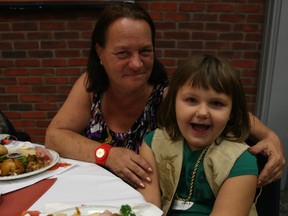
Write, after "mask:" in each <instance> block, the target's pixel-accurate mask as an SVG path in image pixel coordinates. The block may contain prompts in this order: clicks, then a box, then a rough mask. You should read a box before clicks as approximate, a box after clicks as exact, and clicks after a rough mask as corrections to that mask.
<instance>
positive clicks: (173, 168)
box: [151, 129, 257, 216]
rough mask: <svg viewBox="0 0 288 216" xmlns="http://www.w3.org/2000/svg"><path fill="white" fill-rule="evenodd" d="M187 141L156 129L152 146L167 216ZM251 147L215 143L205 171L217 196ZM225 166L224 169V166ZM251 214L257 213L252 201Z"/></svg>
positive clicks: (253, 215) (208, 156) (162, 202)
mask: <svg viewBox="0 0 288 216" xmlns="http://www.w3.org/2000/svg"><path fill="white" fill-rule="evenodd" d="M183 144H184V140H183V139H180V140H178V141H172V140H171V139H170V137H169V135H168V134H167V133H166V132H165V131H163V130H160V129H156V130H155V132H154V136H153V140H152V145H151V148H152V150H153V152H154V154H155V158H156V162H157V166H158V174H159V182H160V189H161V192H162V195H161V204H162V211H163V212H164V214H163V215H164V216H165V215H167V213H168V210H169V209H170V207H171V205H172V202H173V197H174V194H175V192H176V189H177V185H178V182H179V179H180V174H181V168H182V161H183V147H184V145H183ZM248 147H249V146H248V145H246V144H244V143H236V142H230V141H227V140H224V141H223V142H222V143H221V144H220V145H216V144H215V143H212V144H211V146H210V147H209V149H208V150H207V152H206V154H205V157H204V161H203V164H204V171H205V175H206V178H207V181H208V183H209V185H210V187H211V189H212V191H213V193H214V195H215V197H216V196H217V193H218V191H219V189H220V187H221V185H222V183H223V182H224V181H225V179H227V177H228V175H229V173H230V171H231V169H232V167H233V165H234V163H235V161H236V160H237V159H238V158H239V157H240V155H241V154H242V153H243V152H244V151H246V149H247V148H248ZM223 166H225V169H222V167H223ZM249 216H257V212H256V208H255V204H253V206H252V208H251V211H250V214H249Z"/></svg>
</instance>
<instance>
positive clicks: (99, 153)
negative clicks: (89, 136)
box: [96, 148, 105, 158]
mask: <svg viewBox="0 0 288 216" xmlns="http://www.w3.org/2000/svg"><path fill="white" fill-rule="evenodd" d="M104 155H105V149H103V148H99V149H98V150H97V151H96V157H97V158H102V157H103V156H104Z"/></svg>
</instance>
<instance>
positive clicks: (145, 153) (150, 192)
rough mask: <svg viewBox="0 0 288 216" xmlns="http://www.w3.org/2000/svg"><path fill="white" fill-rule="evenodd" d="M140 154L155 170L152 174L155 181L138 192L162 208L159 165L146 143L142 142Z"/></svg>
mask: <svg viewBox="0 0 288 216" xmlns="http://www.w3.org/2000/svg"><path fill="white" fill-rule="evenodd" d="M139 154H140V156H142V157H143V158H144V159H145V160H146V161H147V162H149V163H150V164H151V166H152V168H153V173H152V174H151V177H152V179H153V180H152V182H150V183H147V184H146V188H144V189H143V188H139V189H138V191H139V192H140V193H142V195H143V196H144V198H145V200H146V201H147V202H150V203H153V204H154V205H156V206H158V207H159V208H161V195H160V188H159V180H158V171H157V164H156V161H155V157H154V153H153V152H152V150H151V148H150V147H149V146H148V145H147V144H146V142H145V141H143V142H142V145H141V148H140V153H139Z"/></svg>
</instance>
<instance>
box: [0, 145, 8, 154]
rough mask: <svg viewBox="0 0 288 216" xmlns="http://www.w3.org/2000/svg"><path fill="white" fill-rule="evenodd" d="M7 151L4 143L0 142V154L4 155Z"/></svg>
mask: <svg viewBox="0 0 288 216" xmlns="http://www.w3.org/2000/svg"><path fill="white" fill-rule="evenodd" d="M7 153H8V149H7V148H6V147H5V146H4V145H2V144H0V156H2V155H5V154H7Z"/></svg>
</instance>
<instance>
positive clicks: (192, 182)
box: [175, 145, 209, 202]
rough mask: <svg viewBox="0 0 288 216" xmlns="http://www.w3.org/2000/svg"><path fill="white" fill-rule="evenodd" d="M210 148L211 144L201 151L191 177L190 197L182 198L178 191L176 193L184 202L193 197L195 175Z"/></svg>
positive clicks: (178, 198)
mask: <svg viewBox="0 0 288 216" xmlns="http://www.w3.org/2000/svg"><path fill="white" fill-rule="evenodd" d="M208 148H209V145H208V146H207V147H206V148H205V149H204V150H203V151H202V152H201V154H200V156H199V157H198V159H197V161H196V164H195V167H194V169H193V172H192V178H191V183H190V189H189V195H188V197H187V198H182V197H179V196H178V195H177V193H176V194H175V198H176V200H180V201H182V202H188V201H189V200H190V199H191V198H192V192H193V187H194V181H195V176H196V173H197V169H198V166H199V164H200V162H201V160H202V158H203V157H204V154H205V152H206V151H207V150H208Z"/></svg>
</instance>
